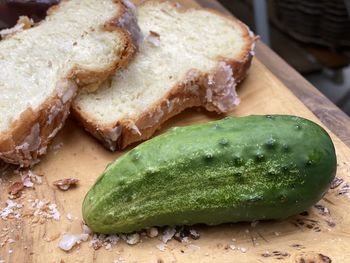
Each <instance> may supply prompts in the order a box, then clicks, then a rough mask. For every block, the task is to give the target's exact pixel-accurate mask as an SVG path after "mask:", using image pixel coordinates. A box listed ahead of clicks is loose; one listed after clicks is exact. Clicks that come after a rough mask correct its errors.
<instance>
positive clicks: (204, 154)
mask: <svg viewBox="0 0 350 263" xmlns="http://www.w3.org/2000/svg"><path fill="white" fill-rule="evenodd" d="M336 163H337V162H336V155H335V150H334V145H333V143H332V141H331V139H330V137H329V136H328V134H327V133H326V131H325V130H324V129H323V128H321V127H320V126H319V125H317V124H315V123H313V122H311V121H309V120H306V119H303V118H300V117H295V116H282V115H272V116H271V115H269V116H248V117H241V118H233V117H229V118H225V119H223V120H220V121H214V122H210V123H206V124H200V125H193V126H188V127H183V128H173V129H171V130H169V131H168V132H166V133H164V134H162V135H160V136H157V137H155V138H153V139H151V140H149V141H147V142H144V143H142V144H140V145H139V146H137V147H135V148H134V149H133V150H131V151H129V152H128V153H126V154H125V155H123V156H122V157H120V158H119V159H117V160H116V161H115V162H114V163H112V164H110V165H109V166H108V167H107V168H106V170H105V171H104V173H103V174H102V175H101V176H100V177H99V178H98V179H97V181H96V183H95V185H94V186H93V187H92V189H91V190H90V191H89V192H88V194H87V195H86V197H85V200H84V203H83V217H84V220H85V222H86V223H87V224H88V225H89V226H90V227H91V229H92V230H93V231H95V232H100V233H105V234H109V233H130V232H134V231H138V230H141V229H147V228H149V227H152V226H164V225H172V226H175V225H193V224H197V223H204V224H208V225H216V224H220V223H226V222H239V221H254V220H264V219H283V218H286V217H289V216H291V215H294V214H298V213H300V212H302V211H305V210H306V209H308V208H309V207H310V206H311V205H313V204H315V203H316V202H317V201H319V200H320V199H321V198H322V196H323V195H324V194H325V192H326V191H327V189H328V187H329V185H330V183H331V182H332V180H333V178H334V176H335V173H336Z"/></svg>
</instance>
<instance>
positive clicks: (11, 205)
mask: <svg viewBox="0 0 350 263" xmlns="http://www.w3.org/2000/svg"><path fill="white" fill-rule="evenodd" d="M6 205H7V206H6V207H5V208H4V209H3V210H1V211H0V217H1V218H2V219H7V218H8V217H9V216H11V215H12V216H14V217H15V218H18V219H19V218H20V217H21V214H20V213H19V211H18V210H19V209H21V208H22V207H23V205H22V204H19V203H16V202H14V201H12V200H7V201H6Z"/></svg>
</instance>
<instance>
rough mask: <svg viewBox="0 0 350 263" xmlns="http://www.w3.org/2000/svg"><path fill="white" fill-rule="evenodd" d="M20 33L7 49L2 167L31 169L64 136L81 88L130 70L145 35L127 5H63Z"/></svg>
mask: <svg viewBox="0 0 350 263" xmlns="http://www.w3.org/2000/svg"><path fill="white" fill-rule="evenodd" d="M19 29H20V28H19ZM17 31H18V32H16V31H13V32H11V33H13V34H11V35H8V36H6V38H5V39H4V40H2V41H0V111H1V118H0V159H2V160H4V161H5V162H8V163H13V164H19V165H22V166H28V165H30V164H33V163H35V162H36V161H37V160H38V157H39V156H40V155H42V154H44V153H45V152H46V148H47V145H48V143H49V141H50V140H51V139H52V138H53V137H54V136H55V134H56V133H57V132H58V131H59V130H60V129H61V127H62V125H63V123H64V121H65V119H66V118H67V115H68V112H69V108H70V105H71V102H72V99H73V98H74V97H75V94H76V90H77V87H79V86H86V85H88V84H91V83H95V82H101V81H103V80H104V79H105V78H107V77H108V76H109V75H110V74H111V73H113V72H114V71H115V70H116V69H117V68H120V67H122V66H125V65H126V64H127V63H128V61H129V60H130V58H131V56H132V55H133V53H134V51H135V50H136V47H135V43H136V42H137V38H138V37H137V36H138V34H139V33H140V31H139V28H138V25H137V22H136V15H135V10H134V9H133V6H132V4H131V3H130V2H128V1H127V0H124V1H123V0H98V1H95V0H84V1H81V0H63V1H61V3H60V4H59V5H57V6H54V7H52V8H51V9H49V11H48V16H47V17H46V19H45V20H43V21H41V22H40V23H38V24H37V25H35V26H34V27H32V28H29V29H26V30H22V31H21V30H17ZM130 32H131V33H130Z"/></svg>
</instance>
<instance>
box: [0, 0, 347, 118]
mask: <svg viewBox="0 0 350 263" xmlns="http://www.w3.org/2000/svg"><path fill="white" fill-rule="evenodd" d="M96 1H98V0H96ZM219 1H220V2H221V3H222V4H223V5H224V6H225V7H226V8H227V9H228V10H229V11H231V13H232V14H234V15H235V16H236V17H237V18H239V19H240V20H242V21H243V22H245V23H246V24H247V25H249V27H250V28H251V29H252V30H253V31H254V32H256V33H257V34H259V35H260V36H261V39H262V41H264V42H265V43H266V44H267V45H269V46H270V48H272V49H273V50H274V51H275V52H276V53H277V54H278V55H280V56H281V57H282V58H283V59H284V60H285V61H287V62H288V63H289V64H290V65H291V66H292V67H293V68H295V69H296V70H297V71H298V72H300V73H301V74H302V75H303V76H304V77H305V78H306V79H308V80H309V81H310V82H311V83H312V84H313V85H314V86H315V87H316V88H317V89H319V90H320V91H321V92H322V93H323V94H325V95H326V96H327V97H328V98H329V99H330V100H332V101H333V102H334V103H335V104H336V105H337V106H338V107H340V108H341V109H342V110H343V111H344V112H346V113H347V114H348V115H350V66H349V64H350V19H349V14H350V0H219ZM57 2H58V0H0V29H1V28H6V27H8V26H13V25H14V24H15V23H16V21H17V18H18V16H19V15H29V16H30V17H31V18H33V19H34V21H39V20H40V19H41V18H42V17H44V15H45V12H46V9H47V8H48V7H49V6H50V5H52V4H56V3H57Z"/></svg>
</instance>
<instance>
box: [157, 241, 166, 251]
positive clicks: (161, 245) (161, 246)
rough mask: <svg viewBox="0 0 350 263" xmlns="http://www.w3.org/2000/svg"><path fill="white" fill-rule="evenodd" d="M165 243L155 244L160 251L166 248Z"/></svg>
mask: <svg viewBox="0 0 350 263" xmlns="http://www.w3.org/2000/svg"><path fill="white" fill-rule="evenodd" d="M166 247H167V245H166V244H164V243H161V244H159V245H156V248H158V249H159V250H160V251H162V252H164V251H165V249H166Z"/></svg>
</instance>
